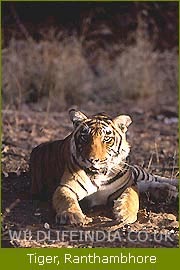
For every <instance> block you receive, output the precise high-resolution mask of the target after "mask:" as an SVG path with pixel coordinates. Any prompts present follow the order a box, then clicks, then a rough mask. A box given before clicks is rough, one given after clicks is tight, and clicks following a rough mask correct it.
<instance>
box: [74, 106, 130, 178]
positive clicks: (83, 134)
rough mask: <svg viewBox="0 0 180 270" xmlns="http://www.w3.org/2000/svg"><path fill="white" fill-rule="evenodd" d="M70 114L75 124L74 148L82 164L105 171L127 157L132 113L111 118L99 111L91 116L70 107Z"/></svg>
mask: <svg viewBox="0 0 180 270" xmlns="http://www.w3.org/2000/svg"><path fill="white" fill-rule="evenodd" d="M69 114H70V119H71V121H72V122H73V125H74V132H73V134H72V138H71V152H72V155H73V159H74V160H75V162H77V163H78V165H79V166H80V167H82V168H87V169H89V170H90V171H92V172H96V171H97V172H102V173H105V172H106V171H108V170H110V169H111V168H112V167H114V166H115V165H116V164H119V163H120V162H121V161H123V160H125V159H126V157H127V156H128V154H129V150H130V147H129V144H128V143H127V141H126V135H125V133H126V131H127V127H128V126H129V125H130V123H131V118H130V117H129V116H127V115H120V116H118V117H116V118H115V119H111V118H110V117H109V116H107V115H105V114H97V115H94V116H93V117H91V118H88V117H87V116H86V115H84V114H83V113H81V112H80V111H76V110H70V112H69Z"/></svg>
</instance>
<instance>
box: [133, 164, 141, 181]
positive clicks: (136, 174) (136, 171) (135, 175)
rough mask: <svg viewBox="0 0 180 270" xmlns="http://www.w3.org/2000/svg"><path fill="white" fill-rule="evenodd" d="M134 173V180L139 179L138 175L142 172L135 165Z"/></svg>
mask: <svg viewBox="0 0 180 270" xmlns="http://www.w3.org/2000/svg"><path fill="white" fill-rule="evenodd" d="M133 174H134V177H135V179H134V180H137V179H138V177H139V174H140V172H139V168H137V167H135V166H134V167H133Z"/></svg>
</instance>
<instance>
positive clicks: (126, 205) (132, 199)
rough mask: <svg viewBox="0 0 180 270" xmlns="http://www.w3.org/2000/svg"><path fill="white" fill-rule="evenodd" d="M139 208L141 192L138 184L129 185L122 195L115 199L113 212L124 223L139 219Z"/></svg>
mask: <svg viewBox="0 0 180 270" xmlns="http://www.w3.org/2000/svg"><path fill="white" fill-rule="evenodd" d="M138 210H139V194H138V188H137V186H132V187H128V188H127V189H126V190H125V191H124V192H123V193H122V194H121V196H120V197H119V198H118V199H117V200H115V201H114V207H113V212H114V215H115V218H116V219H117V220H118V221H120V222H123V223H124V224H128V223H133V222H135V221H136V220H137V213H138Z"/></svg>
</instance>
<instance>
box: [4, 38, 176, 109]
mask: <svg viewBox="0 0 180 270" xmlns="http://www.w3.org/2000/svg"><path fill="white" fill-rule="evenodd" d="M81 40H82V39H81V38H77V37H76V36H75V35H73V36H71V37H64V38H63V39H61V40H59V39H58V38H56V37H55V36H54V37H51V39H49V38H48V37H47V38H46V39H45V40H42V41H40V42H35V41H32V40H29V41H28V40H15V39H12V40H11V41H10V43H9V45H8V47H6V48H4V49H3V51H2V70H3V77H2V94H3V104H4V106H14V107H18V106H21V104H23V103H36V104H38V108H39V109H43V110H44V109H47V108H48V109H51V110H55V111H59V110H64V109H66V107H69V106H71V105H80V104H82V103H84V104H85V103H86V102H87V101H88V100H92V101H93V102H95V103H97V104H99V103H112V102H119V101H120V100H121V99H122V98H133V99H135V98H141V97H145V96H152V95H154V96H155V95H156V94H157V93H161V92H162V93H164V92H165V91H168V92H169V93H177V81H178V53H177V50H176V49H174V50H171V51H168V50H166V51H164V52H159V51H157V50H156V51H154V50H153V46H152V44H151V42H150V41H149V40H148V39H147V38H145V37H142V35H141V36H137V41H136V44H134V45H132V46H128V47H125V46H124V47H123V44H116V47H117V46H121V48H122V47H123V50H121V51H122V52H121V53H120V54H118V55H117V56H116V57H115V58H114V59H113V60H110V57H109V55H108V54H107V53H106V52H105V51H104V50H103V49H102V50H100V51H99V57H98V60H97V61H96V62H95V63H94V65H95V66H96V70H97V71H98V72H97V74H95V73H94V72H93V70H92V69H91V67H90V65H89V61H88V56H86V57H85V53H84V52H85V48H83V46H82V42H81Z"/></svg>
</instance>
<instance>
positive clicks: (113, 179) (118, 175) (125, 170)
mask: <svg viewBox="0 0 180 270" xmlns="http://www.w3.org/2000/svg"><path fill="white" fill-rule="evenodd" d="M127 171H128V167H127V166H125V169H124V170H123V171H120V172H119V173H117V174H116V176H114V177H113V178H111V179H109V180H108V181H107V182H106V183H104V184H103V186H106V185H109V184H111V183H113V182H115V181H116V180H117V179H119V178H121V177H122V176H124V175H125V174H126V173H127Z"/></svg>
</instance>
